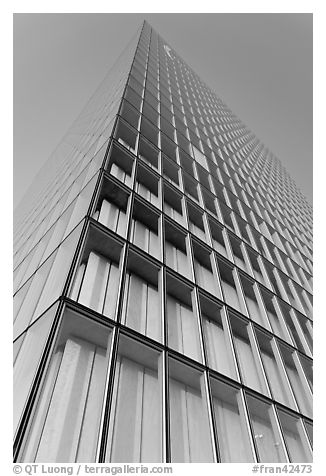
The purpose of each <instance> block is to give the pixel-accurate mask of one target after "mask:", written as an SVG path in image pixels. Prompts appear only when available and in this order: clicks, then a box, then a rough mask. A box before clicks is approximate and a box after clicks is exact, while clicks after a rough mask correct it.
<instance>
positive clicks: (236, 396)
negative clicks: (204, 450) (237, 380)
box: [211, 379, 254, 463]
mask: <svg viewBox="0 0 326 476" xmlns="http://www.w3.org/2000/svg"><path fill="white" fill-rule="evenodd" d="M211 388H212V396H213V408H214V415H215V422H216V431H217V438H218V446H219V450H220V458H221V463H249V462H252V461H254V459H253V454H252V450H251V447H250V443H249V438H250V436H249V434H248V427H247V424H246V420H245V415H244V409H243V405H242V402H241V397H240V391H239V390H238V389H236V388H234V387H231V386H230V385H226V384H225V383H222V382H219V381H217V380H215V379H211Z"/></svg>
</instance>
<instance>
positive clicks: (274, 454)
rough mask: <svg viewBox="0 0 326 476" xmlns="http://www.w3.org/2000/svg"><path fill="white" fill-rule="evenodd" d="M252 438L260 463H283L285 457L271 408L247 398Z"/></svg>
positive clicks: (259, 401) (254, 399)
mask: <svg viewBox="0 0 326 476" xmlns="http://www.w3.org/2000/svg"><path fill="white" fill-rule="evenodd" d="M247 403H248V409H249V415H250V419H251V424H252V430H253V437H254V441H255V444H256V448H257V451H258V455H259V461H260V462H261V463H285V462H286V456H285V451H284V449H283V445H282V441H281V436H280V434H279V431H278V428H277V426H276V421H275V417H274V414H273V410H272V406H271V405H269V404H267V403H265V402H263V401H261V400H258V399H257V398H254V397H251V396H249V395H248V396H247Z"/></svg>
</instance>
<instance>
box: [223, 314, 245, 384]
mask: <svg viewBox="0 0 326 476" xmlns="http://www.w3.org/2000/svg"><path fill="white" fill-rule="evenodd" d="M221 321H222V327H223V332H224V333H225V336H226V339H227V340H228V342H227V344H228V345H227V347H228V348H229V349H230V350H231V354H232V358H233V367H234V369H235V373H236V380H237V381H238V382H242V380H241V372H240V367H239V364H238V361H237V356H236V350H235V344H234V342H233V338H232V331H231V324H230V320H229V316H228V313H227V312H226V308H225V306H223V307H222V308H221Z"/></svg>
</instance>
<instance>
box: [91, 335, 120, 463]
mask: <svg viewBox="0 0 326 476" xmlns="http://www.w3.org/2000/svg"><path fill="white" fill-rule="evenodd" d="M118 340H119V328H118V327H117V326H114V328H113V331H112V340H111V348H110V354H109V360H108V367H107V372H106V379H105V386H104V392H103V405H102V411H101V417H100V421H99V433H98V438H97V445H96V453H95V462H96V463H105V459H106V458H105V456H106V450H107V437H108V430H109V420H110V410H111V404H112V395H113V382H114V378H115V369H116V361H117V355H118Z"/></svg>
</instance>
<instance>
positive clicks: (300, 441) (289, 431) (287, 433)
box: [278, 410, 312, 463]
mask: <svg viewBox="0 0 326 476" xmlns="http://www.w3.org/2000/svg"><path fill="white" fill-rule="evenodd" d="M278 415H279V418H280V421H281V427H282V431H283V434H284V439H285V443H286V446H287V449H288V452H289V453H290V459H291V461H292V462H293V463H310V462H311V461H312V455H311V450H310V448H309V444H308V441H307V439H306V436H305V434H304V430H303V428H302V422H301V421H300V419H299V418H297V417H295V416H292V415H289V414H288V413H285V412H283V411H281V410H279V411H278Z"/></svg>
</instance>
